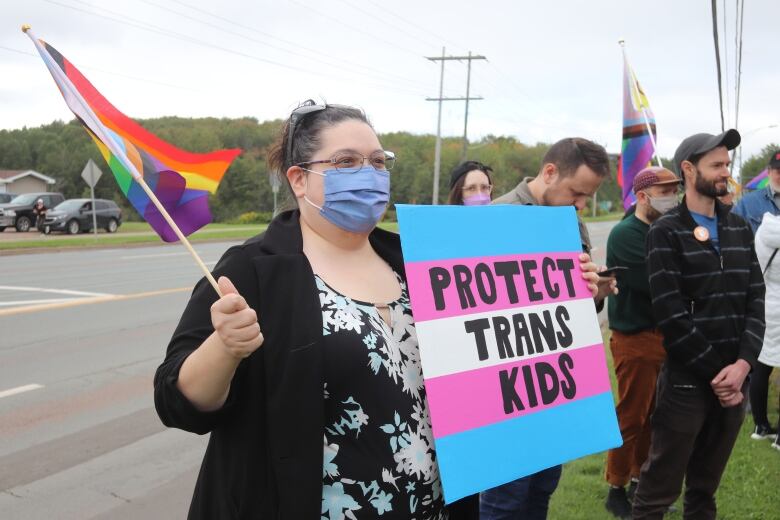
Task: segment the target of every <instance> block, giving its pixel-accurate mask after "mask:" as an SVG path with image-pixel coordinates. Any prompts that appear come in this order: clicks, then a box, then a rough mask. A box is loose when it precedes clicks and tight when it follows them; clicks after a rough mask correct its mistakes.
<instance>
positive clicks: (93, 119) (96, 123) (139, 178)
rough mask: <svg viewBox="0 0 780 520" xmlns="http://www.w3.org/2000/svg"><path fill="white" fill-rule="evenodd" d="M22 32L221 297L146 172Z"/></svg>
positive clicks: (27, 30)
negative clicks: (108, 132)
mask: <svg viewBox="0 0 780 520" xmlns="http://www.w3.org/2000/svg"><path fill="white" fill-rule="evenodd" d="M22 32H24V33H25V34H26V35H27V36H28V37H29V38H30V39H31V40H32V42H33V44H34V45H35V48H36V49H37V50H38V52H39V53H40V54H41V57H42V58H44V62H45V63H46V67H47V68H48V69H49V72H51V74H52V76H54V77H55V82H56V83H57V86H59V87H60V89H61V90H63V92H62V94H63V96H64V97H65V102H66V103H67V104H68V107H69V108H70V109H71V110H73V107H71V105H70V103H68V101H69V100H68V97H69V96H70V97H71V99H72V100H73V101H75V102H76V103H78V105H79V107H80V108H81V110H82V111H83V113H82V114H76V115H78V116H79V117H81V118H82V119H83V120H84V124H85V125H86V126H87V128H88V129H89V130H91V131H92V132H93V133H95V135H96V136H97V137H98V139H100V141H101V142H102V143H103V144H104V145H105V146H106V147H107V148H108V149H109V150H111V153H113V154H114V155H115V156H116V157H117V158H118V159H119V160H120V161H121V162H122V165H123V166H124V167H125V168H127V170H128V171H129V172H130V175H132V176H133V180H135V181H136V182H137V183H138V184H139V185H140V186H141V188H143V190H144V192H146V194H147V195H148V196H149V200H151V201H152V203H153V204H154V205H155V207H156V208H157V209H158V210H159V211H160V214H161V215H162V216H163V218H164V219H165V222H167V223H168V225H169V226H170V227H171V229H173V232H174V233H175V234H176V237H177V238H178V239H179V241H180V242H181V243H182V244H183V245H184V247H186V248H187V250H188V251H189V252H190V254H191V255H192V258H193V259H194V260H195V263H197V264H198V267H200V269H201V271H203V274H204V276H205V277H206V279H207V280H208V281H209V283H210V284H211V286H212V287H213V288H214V290H215V291H216V292H217V294H218V295H219V297H220V298H221V297H222V291H220V290H219V284H217V281H216V280H215V279H214V276H213V275H212V274H211V271H209V269H208V267H206V264H204V263H203V260H201V258H200V256H198V253H196V252H195V249H193V247H192V244H190V241H189V240H187V237H185V236H184V233H182V231H181V229H179V226H178V225H177V224H176V222H175V221H174V220H173V218H172V217H171V215H170V214H169V213H168V211H167V210H166V209H165V206H163V205H162V203H161V202H160V200H159V199H158V198H157V195H155V194H154V192H153V191H152V189H151V188H150V187H149V185H148V184H146V181H145V180H144V178H143V175H141V174H140V173H139V172H138V169H137V168H136V167H135V164H133V163H132V161H130V160H129V159H128V158H127V156H126V155H125V153H124V151H123V150H122V149H121V147H119V146H117V144H116V143H115V142H114V140H113V139H111V138H110V137H109V136H108V135H107V134H106V132H104V131H103V123H102V121H100V119H99V118H98V117H97V115H95V113H94V112H93V111H92V108H91V107H90V106H89V104H88V103H87V102H86V101H85V100H84V98H83V97H81V94H80V93H79V91H78V89H76V88H75V87H74V86H73V84H72V83H71V81H70V79H69V78H68V77H67V76H66V75H65V73H64V72H63V71H62V70H61V69H60V68H59V66H56V65H54V66H52V65H50V64H49V62H48V61H47V60H46V56H47V55H48V52H46V50H45V49H44V48H43V47H42V46H41V43H40V42H39V41H38V38H36V37H35V35H34V34H33V32H32V30H31V28H30V26H29V25H27V24H25V25H23V26H22ZM90 123H91V124H90Z"/></svg>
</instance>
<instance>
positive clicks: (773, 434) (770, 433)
mask: <svg viewBox="0 0 780 520" xmlns="http://www.w3.org/2000/svg"><path fill="white" fill-rule="evenodd" d="M750 438H751V439H755V440H757V441H760V440H762V439H772V440H775V439H777V430H775V429H774V428H772V427H771V426H769V425H766V424H758V425H756V429H755V430H753V433H751V434H750Z"/></svg>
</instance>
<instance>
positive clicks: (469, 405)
mask: <svg viewBox="0 0 780 520" xmlns="http://www.w3.org/2000/svg"><path fill="white" fill-rule="evenodd" d="M542 364H543V365H542ZM526 367H527V368H526ZM502 373H503V374H504V375H503V377H502V375H501V374H502ZM513 376H514V377H513ZM502 378H503V379H504V381H505V385H504V386H505V387H507V388H509V389H510V391H509V392H507V391H504V390H502ZM553 378H555V382H553V381H552V380H553ZM540 379H543V380H544V381H545V382H546V383H545V387H546V389H548V390H549V392H548V395H546V396H544V395H543V392H542V391H541V390H540ZM512 380H514V384H512ZM572 381H573V382H574V385H572V384H571V383H572ZM511 388H514V390H515V391H516V392H514V393H513V392H511ZM529 388H530V394H529ZM554 389H557V390H554ZM425 390H426V393H427V396H428V406H429V407H430V410H431V420H432V422H433V436H434V438H436V439H438V438H440V437H444V436H446V435H452V434H453V433H459V432H462V431H466V430H471V429H473V428H479V427H481V426H487V425H490V424H493V423H497V422H501V421H504V420H507V419H511V418H513V417H519V416H523V415H528V414H532V413H535V412H539V411H542V410H546V409H548V408H554V407H556V406H559V405H562V404H564V403H568V402H571V401H578V400H580V399H585V398H586V397H592V396H594V395H598V394H601V393H604V392H609V391H610V386H609V375H608V374H607V361H606V358H605V357H604V346H603V345H601V344H598V345H592V346H590V347H584V348H578V349H575V350H570V351H566V350H562V351H561V352H559V353H556V354H551V355H549V356H542V357H538V358H533V359H530V360H527V361H515V362H513V363H505V364H503V365H498V366H492V367H486V368H479V369H476V370H469V371H466V372H461V373H459V374H454V375H450V376H442V377H434V378H431V379H427V380H426V381H425ZM556 392H557V393H556ZM515 393H516V395H515ZM505 406H508V407H509V408H510V411H509V412H508V413H507V411H505V409H504V407H505ZM518 408H522V409H518Z"/></svg>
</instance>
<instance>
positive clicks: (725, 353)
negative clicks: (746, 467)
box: [633, 130, 764, 519]
mask: <svg viewBox="0 0 780 520" xmlns="http://www.w3.org/2000/svg"><path fill="white" fill-rule="evenodd" d="M739 141H740V136H739V133H738V132H737V131H736V130H728V131H726V132H724V133H722V134H720V135H710V134H696V135H693V136H691V137H688V138H687V139H685V140H683V142H682V143H680V146H679V147H678V148H677V151H676V152H675V154H674V168H675V169H676V170H677V172H678V173H680V176H681V177H682V179H683V180H684V182H685V197H684V198H683V201H682V203H681V204H680V205H679V206H677V207H676V208H674V209H672V210H670V211H669V212H667V213H666V214H665V215H663V216H662V217H660V218H659V219H658V220H656V221H655V223H654V224H653V225H652V226H651V227H650V230H649V232H648V234H647V264H648V274H649V282H650V296H651V298H652V303H653V312H654V315H655V319H656V323H657V324H658V327H659V328H660V329H661V332H662V333H663V336H664V348H665V349H666V361H665V362H664V366H663V368H662V369H661V373H660V375H659V376H658V387H657V395H656V406H655V411H654V412H653V418H652V426H651V428H652V440H651V445H650V453H649V455H648V458H647V461H646V462H645V464H644V465H643V466H642V471H641V474H640V477H639V486H638V488H637V491H636V495H635V496H634V504H633V518H635V519H647V518H652V519H661V518H662V517H663V515H664V513H665V512H666V510H667V508H668V507H669V505H670V504H672V503H673V502H674V501H675V500H676V499H677V497H678V496H679V495H680V490H681V487H682V485H683V479H684V480H685V501H684V508H685V510H684V514H683V516H684V517H685V518H696V519H714V518H715V517H716V506H715V492H716V491H717V489H718V485H719V484H720V479H721V476H722V475H723V471H724V469H725V468H726V463H727V462H728V459H729V456H730V455H731V450H732V448H733V447H734V442H735V441H736V439H737V434H738V433H739V429H740V426H741V425H742V421H743V419H744V417H745V409H744V395H743V391H744V390H745V377H746V376H747V374H748V372H750V370H751V368H752V367H754V366H755V364H756V358H757V357H758V353H759V352H760V350H761V343H762V338H763V335H764V281H763V277H762V275H761V268H760V266H759V263H758V260H757V259H756V252H755V249H754V247H753V233H752V231H751V229H750V226H749V225H748V223H747V222H745V220H744V219H743V218H742V217H740V216H739V215H736V214H734V213H732V212H730V211H729V210H728V208H727V207H726V206H724V205H723V204H722V203H720V202H719V201H718V200H717V197H719V196H722V195H723V194H725V193H726V192H727V191H728V179H729V177H730V173H729V169H728V166H729V164H730V160H729V154H728V151H729V150H733V149H734V148H736V147H737V146H738V145H739Z"/></svg>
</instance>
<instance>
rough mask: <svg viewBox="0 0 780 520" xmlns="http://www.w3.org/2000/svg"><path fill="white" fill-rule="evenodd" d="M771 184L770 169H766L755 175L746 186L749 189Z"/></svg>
mask: <svg viewBox="0 0 780 520" xmlns="http://www.w3.org/2000/svg"><path fill="white" fill-rule="evenodd" d="M768 184H769V169H768V168H767V169H765V170H764V171H762V172H761V173H759V174H758V175H756V176H755V177H753V178H752V179H751V180H750V182H748V183H747V184H746V185H745V188H746V189H748V190H760V189H762V188H766V187H767V185H768Z"/></svg>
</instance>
